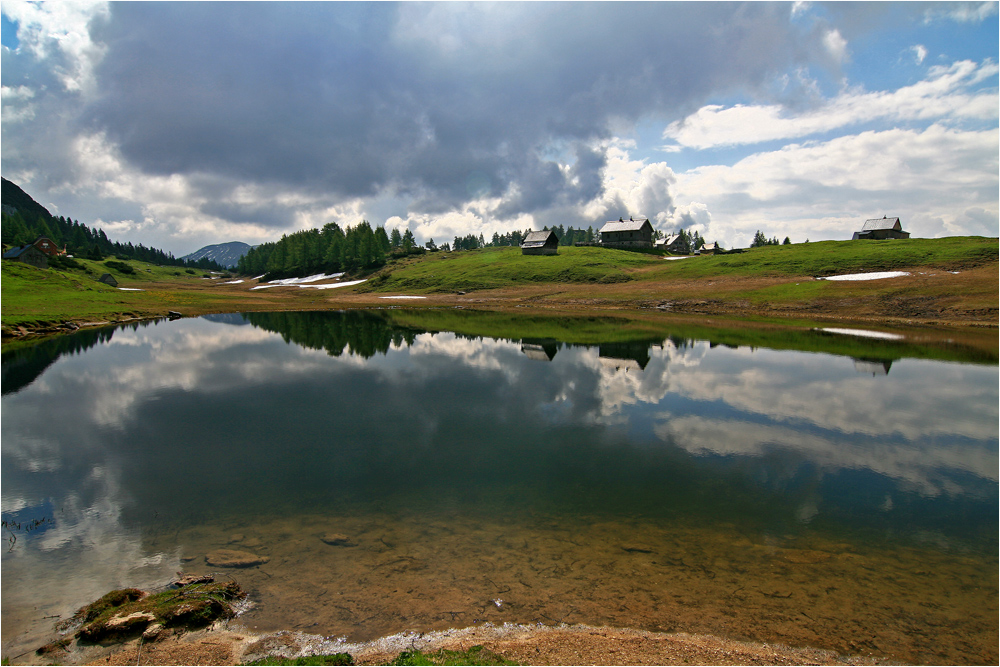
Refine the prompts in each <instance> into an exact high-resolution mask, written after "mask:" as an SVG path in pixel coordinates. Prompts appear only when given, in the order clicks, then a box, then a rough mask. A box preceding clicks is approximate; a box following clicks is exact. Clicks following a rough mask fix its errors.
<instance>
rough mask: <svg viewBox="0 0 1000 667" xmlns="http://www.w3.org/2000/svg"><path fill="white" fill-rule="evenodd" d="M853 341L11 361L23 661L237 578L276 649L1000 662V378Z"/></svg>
mask: <svg viewBox="0 0 1000 667" xmlns="http://www.w3.org/2000/svg"><path fill="white" fill-rule="evenodd" d="M491 318H492V319H491ZM649 322H652V324H650V323H649ZM841 329H843V327H841ZM841 329H834V330H830V331H820V330H806V329H803V330H790V329H788V328H787V327H786V328H784V329H780V330H775V331H769V330H766V329H761V328H757V329H754V330H749V329H748V330H745V331H744V330H740V329H739V328H731V329H727V330H721V329H720V330H714V329H712V328H710V327H707V326H702V325H694V324H691V323H690V322H686V323H682V322H678V323H677V324H676V325H675V324H674V321H673V320H671V319H669V318H668V317H667V316H663V317H662V318H660V319H658V320H655V321H653V320H650V321H648V322H647V323H646V324H643V325H636V324H635V323H633V322H630V321H626V320H621V321H616V320H602V319H600V318H583V317H578V318H568V319H567V318H563V319H555V318H551V319H546V318H542V317H537V316H536V317H534V318H523V319H518V318H516V317H514V316H506V315H505V316H499V315H492V316H491V315H477V314H475V313H470V312H464V313H463V312H455V311H448V312H443V311H442V312H436V313H435V312H431V311H427V312H424V313H420V312H416V311H406V310H402V309H399V310H397V309H388V310H384V311H378V312H313V313H250V314H246V315H239V314H233V315H220V316H207V317H203V318H192V319H182V320H177V321H172V322H167V321H164V322H159V323H155V324H145V325H135V326H129V327H122V328H117V329H115V328H109V329H101V330H91V331H84V332H80V333H78V334H75V335H73V336H67V337H62V338H59V339H53V340H49V341H44V342H42V343H39V344H37V345H35V346H32V347H28V348H22V349H19V350H15V351H12V352H10V353H5V354H4V357H3V385H2V386H3V398H2V415H3V419H2V509H3V520H4V522H5V523H4V530H3V537H4V542H3V547H4V548H3V556H2V614H3V621H4V622H3V629H2V632H3V655H4V656H5V657H13V656H17V655H19V654H21V653H23V652H25V651H28V650H32V649H34V648H36V647H37V646H39V645H41V643H44V641H47V639H46V637H47V635H48V634H49V633H51V631H52V624H53V623H54V622H55V621H56V620H58V617H61V618H66V617H67V616H68V615H71V614H72V613H73V611H75V610H76V609H77V608H79V607H80V606H82V605H83V604H86V603H88V602H90V601H92V600H94V599H96V598H97V597H99V596H100V595H102V594H103V593H105V592H107V591H108V590H110V589H112V588H116V587H124V586H138V587H146V588H149V587H156V586H164V585H166V584H167V583H168V582H169V581H170V580H171V578H173V577H175V576H176V574H177V573H178V572H185V573H204V572H212V571H215V572H219V573H222V574H224V575H231V576H233V577H235V578H236V579H237V580H238V581H239V582H240V583H241V584H242V585H243V586H244V588H246V589H247V590H249V591H250V595H251V599H252V600H253V601H254V603H255V606H254V607H253V608H252V609H251V610H250V611H248V612H247V613H246V614H245V615H244V616H242V617H241V622H242V623H243V624H245V625H246V626H247V627H249V628H251V629H254V628H255V629H258V630H260V631H273V630H279V629H295V630H302V631H304V632H309V633H315V634H321V635H324V636H332V637H341V636H342V637H346V638H348V639H350V640H364V639H370V638H374V637H377V636H381V635H385V634H390V633H394V632H399V631H403V630H418V631H422V630H432V629H444V628H449V627H466V626H470V625H475V624H479V623H487V622H488V623H494V624H499V623H504V622H516V623H542V624H546V625H553V624H559V623H588V624H595V625H599V624H607V625H613V626H623V627H634V628H640V629H647V630H659V631H668V632H671V631H676V632H693V633H710V634H715V635H721V636H726V637H732V638H737V639H746V640H754V641H767V642H778V643H783V644H786V645H791V646H813V647H819V648H826V649H832V650H835V651H838V652H842V653H849V654H855V655H872V656H879V657H888V658H892V659H894V660H898V661H902V662H907V663H977V664H978V663H991V664H995V663H996V662H997V659H998V655H997V647H998V630H997V628H998V611H997V599H998V595H997V590H998V589H997V587H998V581H997V569H998V562H997V560H998V559H997V546H998V530H997V528H998V526H997V524H998V509H1000V508H998V479H997V475H998V367H997V357H996V350H995V349H993V350H986V351H983V350H982V349H978V348H975V347H969V346H965V345H963V344H961V343H960V342H955V341H949V340H935V341H933V342H931V343H927V342H926V341H924V342H921V340H920V336H919V335H917V336H914V335H911V334H909V333H907V334H904V335H899V336H896V337H893V336H884V335H881V336H878V335H877V334H868V335H867V336H866V335H864V334H865V332H859V331H856V330H855V331H847V332H844V331H842V330H841ZM854 329H857V327H855V328H854ZM456 331H457V332H459V333H454V332H456ZM482 331H487V332H493V333H490V334H489V335H487V334H484V333H481V332H482ZM993 336H994V338H995V332H994V333H993ZM330 533H335V534H339V535H342V536H344V538H346V539H345V541H344V542H343V543H341V544H328V543H327V542H324V541H323V540H322V539H321V538H323V537H324V536H327V535H328V534H330ZM221 548H227V549H236V550H240V551H246V552H251V553H253V554H256V555H259V556H261V557H266V558H267V562H265V563H263V564H261V565H258V566H254V567H250V568H245V569H223V568H219V567H212V566H210V565H208V564H207V563H206V558H205V556H206V554H208V553H209V552H212V551H214V550H217V549H221Z"/></svg>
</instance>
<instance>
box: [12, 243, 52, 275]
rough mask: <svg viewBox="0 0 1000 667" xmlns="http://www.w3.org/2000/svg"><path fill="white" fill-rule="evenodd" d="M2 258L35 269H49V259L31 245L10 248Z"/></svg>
mask: <svg viewBox="0 0 1000 667" xmlns="http://www.w3.org/2000/svg"><path fill="white" fill-rule="evenodd" d="M3 258H4V259H9V260H12V261H14V262H22V263H24V264H30V265H31V266H34V267H37V268H39V269H47V268H49V258H48V257H46V255H45V253H44V252H42V251H41V250H39V249H38V248H36V247H35V246H33V245H26V246H19V247H17V248H11V249H10V250H8V251H7V252H5V253H4V254H3Z"/></svg>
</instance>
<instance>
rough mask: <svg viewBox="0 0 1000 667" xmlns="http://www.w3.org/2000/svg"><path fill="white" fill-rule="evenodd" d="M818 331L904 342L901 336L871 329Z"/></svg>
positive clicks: (830, 328)
mask: <svg viewBox="0 0 1000 667" xmlns="http://www.w3.org/2000/svg"><path fill="white" fill-rule="evenodd" d="M816 331H822V332H824V333H832V334H843V335H845V336H859V337H861V338H880V339H882V340H903V338H904V336H901V335H900V334H894V333H888V332H886V331H871V330H869V329H836V328H832V327H821V328H819V329H816Z"/></svg>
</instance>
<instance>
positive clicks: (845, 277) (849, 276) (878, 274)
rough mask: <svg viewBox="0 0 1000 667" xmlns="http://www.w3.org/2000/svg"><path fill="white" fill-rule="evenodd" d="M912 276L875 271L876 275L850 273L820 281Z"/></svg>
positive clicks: (895, 272)
mask: <svg viewBox="0 0 1000 667" xmlns="http://www.w3.org/2000/svg"><path fill="white" fill-rule="evenodd" d="M908 275H910V274H909V272H908V271H875V272H874V273H848V274H846V275H843V276H827V277H826V278H820V280H882V279H883V278H901V277H902V276H908Z"/></svg>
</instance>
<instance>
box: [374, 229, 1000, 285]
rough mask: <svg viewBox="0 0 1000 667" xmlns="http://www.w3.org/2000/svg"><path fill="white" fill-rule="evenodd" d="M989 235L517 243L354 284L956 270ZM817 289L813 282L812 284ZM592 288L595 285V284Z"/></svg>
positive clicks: (990, 244) (982, 255)
mask: <svg viewBox="0 0 1000 667" xmlns="http://www.w3.org/2000/svg"><path fill="white" fill-rule="evenodd" d="M997 252H998V244H997V239H995V238H984V237H952V238H945V239H904V240H893V241H865V242H851V241H821V242H816V243H799V244H794V245H786V246H765V247H762V248H753V249H750V250H746V251H744V252H741V253H731V254H730V253H727V254H723V255H716V256H708V255H706V256H697V257H690V258H687V259H682V260H676V261H667V260H665V259H664V258H663V257H662V256H660V255H657V254H652V253H639V252H629V251H625V250H614V249H606V248H594V247H579V248H578V247H561V248H559V254H558V255H555V256H524V255H521V251H520V250H519V249H518V248H510V247H508V248H485V249H482V250H478V251H471V252H451V253H431V254H429V255H426V256H424V257H419V258H411V259H407V260H401V261H398V262H396V263H391V264H389V265H388V266H387V267H386V268H384V269H382V270H381V271H379V272H378V273H376V274H375V276H373V278H372V279H371V280H369V281H368V283H366V284H365V285H363V286H362V287H360V288H359V291H377V292H408V293H414V294H429V293H435V292H454V291H458V290H462V291H469V290H487V289H504V288H513V287H518V286H523V285H538V284H544V283H563V284H565V283H573V284H580V285H594V286H595V288H596V287H598V286H600V285H608V284H615V283H623V282H628V281H633V280H635V281H659V280H705V281H706V282H707V281H709V280H711V279H723V278H775V277H823V276H832V275H838V274H846V273H862V272H871V271H893V270H897V269H902V268H911V269H912V268H922V267H926V268H933V269H937V270H963V269H968V268H972V267H978V266H984V265H987V264H989V263H990V262H994V263H995V262H996V261H997ZM818 289H821V288H818ZM595 291H599V289H597V290H595Z"/></svg>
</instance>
